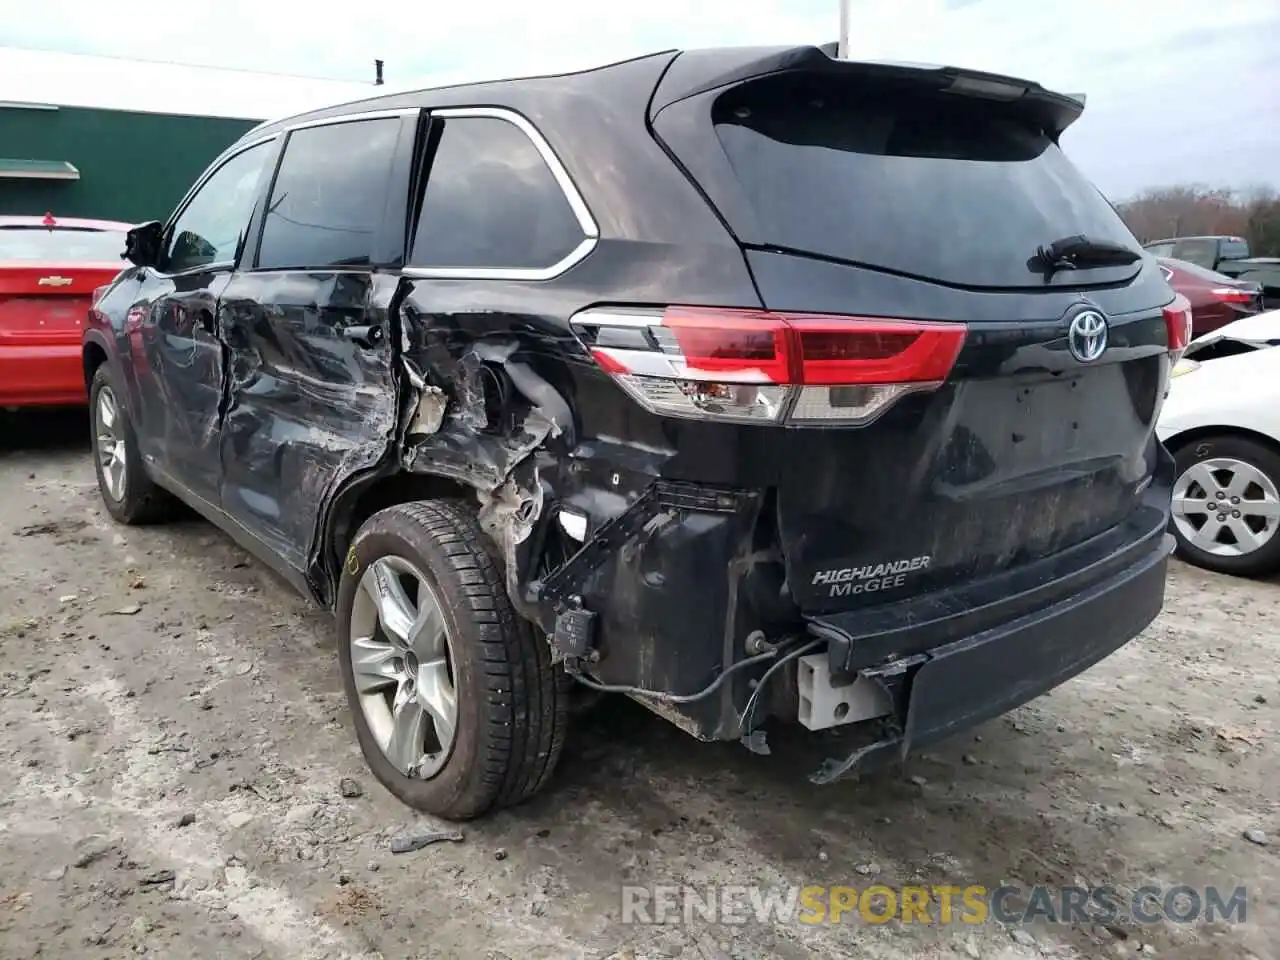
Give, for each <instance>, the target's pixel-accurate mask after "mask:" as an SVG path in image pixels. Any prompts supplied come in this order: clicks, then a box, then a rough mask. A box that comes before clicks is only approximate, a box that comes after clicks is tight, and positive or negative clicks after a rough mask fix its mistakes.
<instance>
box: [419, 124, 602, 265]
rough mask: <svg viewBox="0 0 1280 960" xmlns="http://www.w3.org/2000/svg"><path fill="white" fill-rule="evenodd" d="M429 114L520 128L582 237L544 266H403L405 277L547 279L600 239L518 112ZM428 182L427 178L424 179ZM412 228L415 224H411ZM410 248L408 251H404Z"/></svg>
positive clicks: (561, 171) (565, 175)
mask: <svg viewBox="0 0 1280 960" xmlns="http://www.w3.org/2000/svg"><path fill="white" fill-rule="evenodd" d="M427 110H428V113H429V114H430V115H431V116H432V117H440V118H441V119H445V120H448V119H451V118H452V119H467V118H471V117H480V118H488V119H493V120H505V121H506V122H507V123H510V124H511V125H512V126H514V127H516V128H517V129H518V130H520V131H521V132H522V133H523V134H524V135H525V136H526V137H528V138H529V142H530V143H532V144H533V146H534V149H535V150H537V151H538V154H539V156H541V157H542V160H543V162H544V163H545V164H546V165H547V168H548V169H549V170H550V171H551V175H552V177H554V178H555V181H556V184H557V185H558V186H559V187H560V191H561V193H563V194H564V198H565V199H566V200H567V201H568V202H569V207H570V209H571V210H573V215H574V218H575V219H576V220H577V221H578V226H579V227H580V228H581V229H582V233H583V239H582V242H581V243H579V244H578V245H577V246H576V247H574V248H573V249H572V250H571V251H569V253H567V254H566V255H565V256H564V257H562V258H561V259H560V260H558V261H557V262H555V263H553V264H550V265H548V266H546V267H527V268H526V267H409V266H407V267H405V268H404V269H403V270H402V271H401V273H402V274H403V275H404V276H406V277H413V278H420V279H449V280H534V281H537V280H551V279H554V278H555V277H558V276H560V275H561V274H562V273H564V272H565V271H567V270H568V269H569V268H570V267H573V266H575V265H576V264H578V263H581V262H582V261H583V260H584V259H586V257H587V255H588V254H590V253H591V251H592V250H594V249H595V247H596V244H597V243H598V242H599V240H600V227H599V226H598V225H597V223H596V221H595V218H594V217H593V216H592V215H591V211H590V209H589V208H588V207H587V203H586V201H585V200H584V199H583V197H582V194H581V193H580V192H579V190H578V187H577V185H576V184H575V183H574V182H573V178H572V177H570V176H569V171H568V170H566V169H565V166H564V164H563V163H561V162H560V158H559V157H558V156H556V153H555V151H554V150H553V149H552V148H551V144H549V143H548V142H547V139H546V138H545V137H544V136H543V135H542V133H541V132H540V131H539V130H538V128H537V127H535V126H534V125H533V124H532V123H530V122H529V120H528V119H527V118H525V117H524V116H523V115H521V114H520V113H517V112H516V111H515V110H510V109H508V108H506V107H446V108H442V109H439V110H432V109H430V108H427ZM429 176H430V174H428V177H429ZM428 182H430V181H428ZM415 230H416V225H415ZM407 252H410V251H407Z"/></svg>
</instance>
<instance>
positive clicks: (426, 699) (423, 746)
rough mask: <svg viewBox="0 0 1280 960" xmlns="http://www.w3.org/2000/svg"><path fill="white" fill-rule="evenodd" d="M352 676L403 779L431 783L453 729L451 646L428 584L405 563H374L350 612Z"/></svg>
mask: <svg viewBox="0 0 1280 960" xmlns="http://www.w3.org/2000/svg"><path fill="white" fill-rule="evenodd" d="M349 635H350V638H351V639H350V644H351V669H352V673H353V675H354V677H355V685H356V691H357V693H358V694H359V698H360V709H361V711H362V712H363V714H364V718H365V721H366V722H367V723H368V725H369V730H370V732H371V733H372V734H373V737H374V739H375V740H376V741H377V743H378V747H379V749H381V751H382V753H383V755H384V756H385V757H386V758H387V760H389V761H390V762H391V764H392V766H394V767H395V768H396V769H397V770H398V771H399V772H400V773H401V774H403V775H405V776H407V777H418V778H421V779H430V778H431V777H433V776H435V775H436V774H437V773H439V771H440V769H441V768H442V767H443V766H444V764H445V762H446V761H447V760H448V759H449V753H450V751H451V749H452V747H453V741H454V735H455V732H456V730H457V724H458V699H457V692H456V690H455V688H454V677H453V661H452V656H451V649H450V638H449V635H448V630H447V628H446V626H445V622H444V613H443V611H442V609H441V606H440V602H439V599H438V598H437V596H436V594H435V592H434V591H433V590H432V588H431V586H430V584H429V583H428V582H427V578H426V577H425V576H424V575H423V573H422V572H421V571H420V570H418V569H417V568H416V567H415V566H413V564H411V563H410V562H409V561H407V560H405V559H403V558H402V557H396V556H385V557H381V558H379V559H378V560H375V561H374V562H373V563H371V564H370V565H369V567H368V569H366V570H365V572H364V575H363V576H362V577H361V579H360V586H359V589H358V590H357V591H356V596H355V601H354V603H353V604H352V608H351V630H350V634H349Z"/></svg>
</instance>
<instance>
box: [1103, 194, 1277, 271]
mask: <svg viewBox="0 0 1280 960" xmlns="http://www.w3.org/2000/svg"><path fill="white" fill-rule="evenodd" d="M1116 209H1118V210H1119V211H1120V215H1121V216H1122V217H1123V218H1124V221H1125V223H1126V224H1128V226H1129V229H1130V230H1132V231H1133V232H1134V234H1135V235H1136V236H1137V237H1138V239H1139V240H1141V241H1142V242H1143V243H1148V242H1150V241H1152V240H1162V239H1165V238H1167V237H1194V236H1205V235H1208V236H1219V235H1227V236H1240V237H1244V238H1245V239H1246V240H1248V241H1249V249H1250V252H1251V253H1252V254H1253V255H1254V256H1256V257H1258V256H1260V257H1266V256H1280V195H1278V194H1277V192H1276V190H1275V189H1274V188H1273V187H1270V186H1265V185H1261V186H1256V187H1251V188H1249V189H1247V190H1240V191H1236V190H1230V189H1224V188H1220V187H1217V188H1215V187H1209V186H1206V185H1203V184H1178V185H1175V186H1169V187H1153V188H1150V189H1147V190H1145V191H1143V192H1142V193H1141V194H1139V195H1138V196H1136V197H1134V198H1133V199H1131V200H1126V201H1124V202H1122V203H1118V204H1116Z"/></svg>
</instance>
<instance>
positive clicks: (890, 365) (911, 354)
mask: <svg viewBox="0 0 1280 960" xmlns="http://www.w3.org/2000/svg"><path fill="white" fill-rule="evenodd" d="M787 319H788V322H789V323H790V325H791V327H792V329H793V330H794V331H795V336H796V339H797V341H798V344H799V354H800V367H801V378H800V381H799V382H800V383H803V384H809V385H814V386H852V385H855V384H856V385H862V384H890V383H936V382H940V381H942V380H945V379H946V378H947V374H949V373H950V372H951V368H952V367H953V366H954V365H955V362H956V357H957V356H958V355H959V353H960V348H961V347H962V346H964V338H965V333H966V328H965V325H964V324H962V323H923V322H915V321H910V320H879V319H872V318H868V317H822V316H797V317H788V318H787Z"/></svg>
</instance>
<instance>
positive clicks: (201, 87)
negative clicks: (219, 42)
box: [0, 48, 381, 222]
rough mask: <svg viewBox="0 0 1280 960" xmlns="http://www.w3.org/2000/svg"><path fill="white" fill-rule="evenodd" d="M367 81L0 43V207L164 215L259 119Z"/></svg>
mask: <svg viewBox="0 0 1280 960" xmlns="http://www.w3.org/2000/svg"><path fill="white" fill-rule="evenodd" d="M377 92H381V91H377ZM373 93H375V91H374V89H373V85H372V84H366V83H353V82H344V81H333V80H317V79H313V78H310V77H294V76H285V75H281V74H266V73H249V72H246V71H238V70H218V69H213V68H209V67H192V66H186V65H180V64H170V63H154V62H147V61H133V60H122V59H116V58H111V57H88V56H82V55H77V54H63V53H51V52H46V51H35V50H20V49H14V48H0V215H12V214H18V215H33V214H35V215H43V214H44V213H46V212H48V213H52V214H53V215H54V216H61V217H92V218H99V219H105V220H124V221H127V222H139V221H143V220H152V219H163V218H164V217H165V216H167V215H168V213H169V212H170V211H172V210H173V208H174V206H175V205H176V204H177V202H178V201H179V200H180V199H181V198H182V196H183V194H184V193H185V192H186V190H187V188H188V187H189V186H190V185H191V183H192V181H194V180H195V178H196V177H198V176H199V175H200V172H201V171H202V170H204V168H205V167H206V166H208V164H209V162H210V161H211V160H213V158H214V157H216V156H217V155H218V154H219V153H220V152H221V151H222V150H223V149H224V148H225V147H227V146H228V145H229V144H231V143H232V142H234V141H235V140H236V139H237V138H238V137H240V136H241V134H243V133H244V132H245V131H247V130H249V129H251V128H252V127H254V126H255V125H257V124H258V123H260V122H261V121H263V120H266V119H270V118H274V117H279V116H287V115H289V114H291V113H295V112H300V111H303V110H308V109H312V108H314V107H319V106H323V105H326V104H330V103H341V102H345V101H350V100H356V99H361V98H363V97H367V96H371V95H372V94H373Z"/></svg>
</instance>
